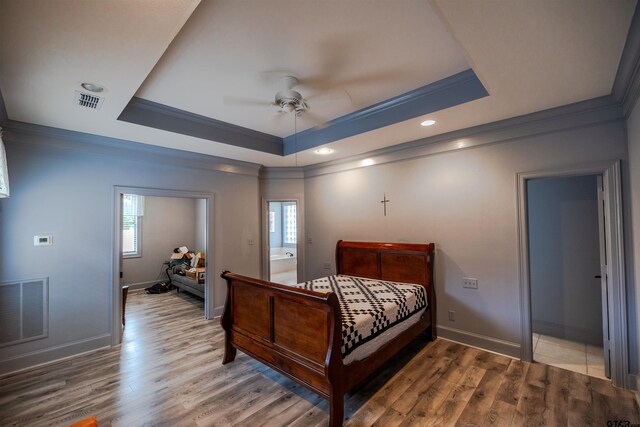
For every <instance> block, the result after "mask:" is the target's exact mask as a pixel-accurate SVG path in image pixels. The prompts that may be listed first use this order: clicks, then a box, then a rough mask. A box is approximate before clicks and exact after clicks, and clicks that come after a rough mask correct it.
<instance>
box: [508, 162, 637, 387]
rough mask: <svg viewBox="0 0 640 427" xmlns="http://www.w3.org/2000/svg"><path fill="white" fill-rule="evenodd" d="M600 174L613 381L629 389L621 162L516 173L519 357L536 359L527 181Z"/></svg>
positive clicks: (616, 384)
mask: <svg viewBox="0 0 640 427" xmlns="http://www.w3.org/2000/svg"><path fill="white" fill-rule="evenodd" d="M600 174H601V175H602V182H603V186H604V202H605V206H604V209H605V224H604V225H605V231H606V239H605V247H606V250H607V253H608V254H609V263H608V265H607V268H606V274H607V276H608V278H609V290H608V302H609V304H608V307H607V310H608V313H609V332H610V342H609V348H610V366H611V381H612V383H613V385H615V386H618V387H624V388H628V387H629V384H628V375H627V372H628V370H629V368H628V365H629V361H628V342H627V298H626V295H627V293H626V279H625V270H624V262H625V253H624V229H623V207H622V186H621V182H622V178H621V173H620V160H609V161H602V162H596V163H589V164H584V165H575V166H567V167H561V168H556V169H546V170H541V171H532V172H523V173H518V174H516V191H517V196H516V200H517V227H518V229H517V236H518V276H519V282H520V316H521V319H520V329H521V337H520V358H521V359H522V360H525V361H527V362H531V361H532V360H533V342H532V335H531V332H532V330H531V329H532V328H531V283H530V270H529V236H528V218H527V181H528V180H530V179H536V178H560V177H568V176H582V175H600ZM603 273H604V272H603ZM603 303H604V301H603Z"/></svg>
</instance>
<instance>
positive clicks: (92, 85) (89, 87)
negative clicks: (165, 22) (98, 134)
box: [80, 82, 104, 93]
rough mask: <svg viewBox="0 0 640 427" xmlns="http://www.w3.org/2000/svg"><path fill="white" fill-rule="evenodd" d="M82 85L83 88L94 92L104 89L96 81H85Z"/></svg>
mask: <svg viewBox="0 0 640 427" xmlns="http://www.w3.org/2000/svg"><path fill="white" fill-rule="evenodd" d="M80 86H82V88H83V89H85V90H88V91H89V92H93V93H100V92H103V91H104V87H102V86H100V85H99V84H96V83H89V82H84V83H81V84H80Z"/></svg>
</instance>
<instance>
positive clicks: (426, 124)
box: [420, 119, 436, 127]
mask: <svg viewBox="0 0 640 427" xmlns="http://www.w3.org/2000/svg"><path fill="white" fill-rule="evenodd" d="M435 124H436V121H435V120H431V119H429V120H425V121H423V122H422V123H420V126H425V127H426V126H433V125H435Z"/></svg>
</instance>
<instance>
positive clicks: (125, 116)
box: [118, 97, 282, 156]
mask: <svg viewBox="0 0 640 427" xmlns="http://www.w3.org/2000/svg"><path fill="white" fill-rule="evenodd" d="M118 120H121V121H123V122H128V123H133V124H136V125H141V126H147V127H151V128H154V129H161V130H165V131H169V132H174V133H179V134H182V135H189V136H193V137H196V138H202V139H207V140H209V141H215V142H219V143H222V144H229V145H234V146H236V147H242V148H248V149H250V150H255V151H262V152H263V153H269V154H277V155H279V156H282V138H280V137H278V136H274V135H270V134H268V133H263V132H258V131H256V130H253V129H249V128H245V127H242V126H237V125H234V124H231V123H227V122H223V121H221V120H216V119H212V118H210V117H206V116H201V115H199V114H195V113H191V112H189V111H185V110H179V109H177V108H173V107H170V106H168V105H164V104H159V103H157V102H153V101H148V100H146V99H142V98H137V97H133V98H131V101H129V103H128V104H127V106H126V107H125V108H124V110H123V111H122V113H121V114H120V116H119V117H118Z"/></svg>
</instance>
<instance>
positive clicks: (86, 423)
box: [69, 416, 98, 427]
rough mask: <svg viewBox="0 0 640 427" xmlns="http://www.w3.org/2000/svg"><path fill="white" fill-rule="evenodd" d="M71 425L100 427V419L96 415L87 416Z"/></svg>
mask: <svg viewBox="0 0 640 427" xmlns="http://www.w3.org/2000/svg"><path fill="white" fill-rule="evenodd" d="M69 427H98V419H97V418H96V417H95V416H93V417H89V418H85V419H84V420H80V421H78V422H77V423H75V424H71V425H70V426H69Z"/></svg>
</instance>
